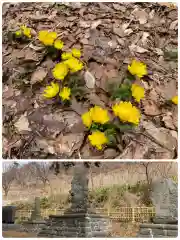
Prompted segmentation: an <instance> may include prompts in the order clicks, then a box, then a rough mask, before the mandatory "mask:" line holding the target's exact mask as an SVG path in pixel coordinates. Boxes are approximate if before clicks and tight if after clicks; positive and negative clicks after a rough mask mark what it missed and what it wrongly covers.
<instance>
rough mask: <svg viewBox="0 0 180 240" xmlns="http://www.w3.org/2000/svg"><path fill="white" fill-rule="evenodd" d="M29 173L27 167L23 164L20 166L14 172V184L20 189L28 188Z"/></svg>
mask: <svg viewBox="0 0 180 240" xmlns="http://www.w3.org/2000/svg"><path fill="white" fill-rule="evenodd" d="M30 175H31V172H30V171H29V165H28V164H24V165H22V166H19V167H18V168H17V171H16V182H17V184H18V185H20V186H21V187H22V188H25V187H27V186H28V182H29V180H30Z"/></svg>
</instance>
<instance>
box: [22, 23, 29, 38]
mask: <svg viewBox="0 0 180 240" xmlns="http://www.w3.org/2000/svg"><path fill="white" fill-rule="evenodd" d="M21 30H22V32H23V34H24V36H26V37H28V38H31V37H32V36H31V28H28V27H26V26H25V25H23V26H21Z"/></svg>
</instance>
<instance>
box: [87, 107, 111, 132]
mask: <svg viewBox="0 0 180 240" xmlns="http://www.w3.org/2000/svg"><path fill="white" fill-rule="evenodd" d="M82 121H83V123H84V125H85V126H86V127H88V128H90V127H91V125H92V123H93V122H94V123H100V124H105V123H107V122H109V121H110V118H109V115H108V111H107V110H105V109H103V108H101V107H99V106H95V107H93V108H91V109H90V110H89V111H88V112H86V113H84V114H83V115H82Z"/></svg>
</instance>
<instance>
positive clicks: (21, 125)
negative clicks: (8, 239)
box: [14, 115, 31, 132]
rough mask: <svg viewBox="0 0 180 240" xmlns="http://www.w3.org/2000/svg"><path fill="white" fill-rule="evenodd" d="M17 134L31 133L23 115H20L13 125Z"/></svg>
mask: <svg viewBox="0 0 180 240" xmlns="http://www.w3.org/2000/svg"><path fill="white" fill-rule="evenodd" d="M14 126H15V127H16V128H17V130H18V131H19V132H21V131H31V128H30V127H29V121H28V119H27V117H26V116H25V115H21V117H20V118H19V119H18V121H17V122H16V123H15V124H14Z"/></svg>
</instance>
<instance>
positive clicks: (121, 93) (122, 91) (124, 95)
mask: <svg viewBox="0 0 180 240" xmlns="http://www.w3.org/2000/svg"><path fill="white" fill-rule="evenodd" d="M131 96H132V93H131V85H129V84H122V85H121V86H120V87H119V88H117V89H116V90H115V91H114V93H113V94H112V98H113V99H119V100H122V101H128V100H130V99H131Z"/></svg>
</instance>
